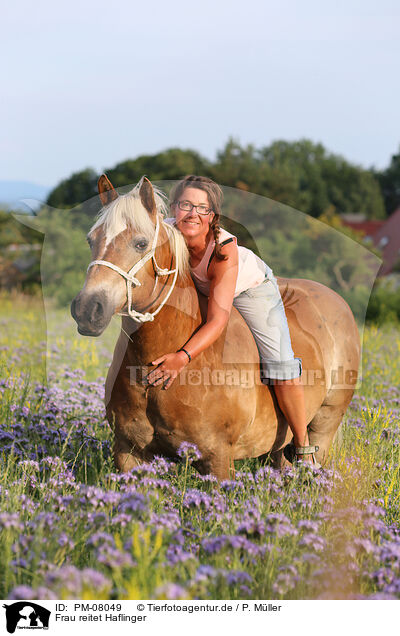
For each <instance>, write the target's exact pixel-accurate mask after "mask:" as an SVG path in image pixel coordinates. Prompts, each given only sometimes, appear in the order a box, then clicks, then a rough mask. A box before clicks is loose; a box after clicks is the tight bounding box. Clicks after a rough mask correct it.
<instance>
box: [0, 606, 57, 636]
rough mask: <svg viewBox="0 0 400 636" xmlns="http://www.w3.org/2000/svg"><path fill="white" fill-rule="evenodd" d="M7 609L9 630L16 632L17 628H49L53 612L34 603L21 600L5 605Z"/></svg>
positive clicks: (10, 632) (12, 632) (9, 631)
mask: <svg viewBox="0 0 400 636" xmlns="http://www.w3.org/2000/svg"><path fill="white" fill-rule="evenodd" d="M3 607H4V608H5V610H6V621H7V631H8V633H9V634H14V632H15V630H16V629H48V628H49V618H50V614H51V612H50V611H49V610H48V609H46V608H45V607H42V606H41V605H37V603H32V601H19V602H17V603H12V604H11V605H3Z"/></svg>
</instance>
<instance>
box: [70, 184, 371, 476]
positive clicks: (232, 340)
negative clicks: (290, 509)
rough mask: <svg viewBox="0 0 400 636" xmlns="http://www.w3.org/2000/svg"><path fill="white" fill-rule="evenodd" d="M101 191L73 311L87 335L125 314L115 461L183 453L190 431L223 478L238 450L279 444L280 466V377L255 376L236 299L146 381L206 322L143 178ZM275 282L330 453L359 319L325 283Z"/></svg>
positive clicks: (347, 393)
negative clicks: (172, 368)
mask: <svg viewBox="0 0 400 636" xmlns="http://www.w3.org/2000/svg"><path fill="white" fill-rule="evenodd" d="M99 192H100V197H101V201H102V204H103V209H102V211H101V213H100V216H99V218H98V220H97V221H96V223H95V224H94V226H93V227H92V229H91V230H90V232H89V234H88V240H89V243H90V245H91V248H92V258H93V260H92V262H91V263H90V265H89V267H88V273H87V277H86V281H85V285H84V287H83V289H82V290H81V291H80V292H79V294H78V295H77V296H76V298H75V299H74V301H73V303H72V306H71V312H72V316H73V317H74V319H75V320H76V322H77V324H78V331H79V333H81V334H83V335H88V336H98V335H100V334H101V333H102V332H103V331H104V329H105V328H106V327H107V325H108V324H109V322H110V320H111V317H112V316H113V315H114V314H116V313H121V314H122V315H123V317H122V323H121V333H120V336H119V338H118V341H117V344H116V347H115V351H114V357H113V361H112V364H111V366H110V369H109V373H108V377H107V382H106V411H107V418H108V420H109V423H110V425H111V427H112V428H113V429H114V432H115V443H114V459H115V463H116V466H117V468H118V469H120V470H122V471H128V470H130V469H131V468H132V467H133V466H135V465H137V464H138V463H139V462H141V461H144V460H150V459H151V458H152V457H153V456H154V455H157V454H158V455H160V454H161V455H165V456H168V457H175V456H176V451H177V449H178V448H179V446H180V445H181V443H182V442H184V441H187V442H191V443H194V444H196V445H197V447H198V448H199V450H200V452H201V455H202V457H201V459H200V460H199V461H198V462H197V463H196V464H195V465H196V467H197V469H198V470H199V471H200V472H201V473H209V472H212V473H214V474H215V475H216V476H217V477H218V478H220V479H223V478H226V477H228V476H229V474H230V468H231V467H233V460H235V459H242V458H246V457H258V456H260V455H264V454H266V453H268V452H271V455H272V457H273V459H274V461H275V465H276V466H281V465H283V462H284V461H285V460H284V458H283V455H282V449H283V448H284V446H285V445H286V444H287V443H288V442H289V441H290V439H291V437H292V435H291V432H290V429H289V428H288V425H287V423H286V421H285V419H284V417H283V415H282V412H281V411H280V409H279V407H278V405H277V401H276V398H275V395H274V391H273V389H272V387H269V386H266V385H264V384H262V383H261V382H260V381H259V374H260V366H259V356H258V350H257V347H256V344H255V341H254V339H253V337H252V335H251V332H250V330H249V328H248V327H247V325H246V324H245V322H244V320H243V319H242V317H241V316H240V314H239V313H238V312H237V311H236V310H235V309H234V308H233V309H232V313H231V316H230V320H229V323H228V327H227V329H226V330H225V332H224V333H223V334H222V335H221V337H220V338H219V339H218V340H217V341H216V342H215V343H214V344H213V345H212V346H210V347H209V348H208V349H207V350H205V351H204V352H203V353H202V354H201V355H199V356H198V357H197V358H196V359H194V360H192V361H191V362H190V363H189V365H188V366H187V367H186V368H185V369H184V371H183V372H182V373H181V374H180V375H179V376H178V377H177V379H176V380H175V381H174V382H173V384H172V386H171V387H170V388H169V389H168V390H167V391H165V390H163V389H162V387H160V386H157V387H153V386H149V385H147V384H146V381H145V376H146V373H147V372H148V371H149V369H151V368H153V367H151V366H150V365H151V361H152V360H155V359H156V358H157V357H159V356H160V355H162V354H164V353H168V352H174V351H177V350H178V349H180V348H181V347H182V346H184V344H185V343H186V342H187V340H188V339H189V338H190V337H191V335H192V334H193V332H194V331H196V329H198V328H199V327H200V325H201V324H202V314H201V311H200V304H199V299H198V295H197V293H196V290H195V287H194V284H193V282H192V280H191V278H190V275H188V272H189V269H188V253H187V249H186V245H185V242H184V239H183V236H182V235H181V234H180V232H179V231H178V230H177V229H175V228H174V227H173V226H171V225H169V224H167V223H165V222H164V221H163V218H164V217H163V212H164V213H165V210H162V204H163V200H162V198H161V197H160V194H159V193H158V192H157V191H156V190H155V189H153V187H152V185H151V183H150V182H149V181H148V180H147V179H146V178H143V179H142V180H141V181H140V182H139V184H138V185H137V186H136V187H135V188H134V189H133V190H132V191H131V192H130V193H128V194H126V195H121V196H118V194H117V192H116V191H115V190H114V189H113V187H112V185H111V183H110V182H109V181H108V179H107V177H106V176H105V175H103V176H102V177H100V179H99ZM278 282H279V285H280V287H281V293H282V294H283V296H284V299H285V298H286V299H289V302H287V305H286V314H287V318H288V322H289V328H290V333H291V338H292V345H293V350H294V352H295V355H296V356H298V357H300V358H301V359H302V363H303V375H302V377H303V384H304V390H305V402H306V411H307V421H308V422H309V425H308V429H309V436H310V443H311V444H316V445H318V446H319V452H318V453H317V459H318V460H319V461H320V462H324V461H325V460H326V457H327V454H328V449H329V446H330V444H331V442H332V439H333V437H334V435H335V432H336V431H337V429H338V426H339V424H340V422H341V420H342V417H343V414H344V412H345V411H346V408H347V406H348V404H349V402H350V400H351V397H352V395H353V391H354V386H355V383H356V380H357V371H358V365H359V357H360V342H359V335H358V330H357V326H356V324H355V321H354V318H353V315H352V312H351V310H350V308H349V306H348V305H347V304H346V302H345V301H344V300H343V299H342V298H341V297H340V296H339V295H337V294H336V293H335V292H333V291H332V290H330V289H328V288H327V287H325V286H323V285H321V284H319V283H316V282H313V281H310V280H301V279H298V280H292V279H278ZM285 291H286V292H287V293H285ZM138 325H140V327H139V328H138ZM238 353H240V354H243V355H238ZM243 357H244V358H245V360H246V362H242V361H241V360H242V359H243ZM238 360H239V361H238ZM250 377H252V378H253V380H254V381H252V382H249V378H250ZM243 378H245V380H243Z"/></svg>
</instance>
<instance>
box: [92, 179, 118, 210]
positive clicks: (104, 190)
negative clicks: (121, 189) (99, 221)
mask: <svg viewBox="0 0 400 636" xmlns="http://www.w3.org/2000/svg"><path fill="white" fill-rule="evenodd" d="M97 187H98V189H99V195H100V201H101V203H102V205H103V206H105V205H108V204H109V203H111V201H114V200H115V199H117V198H118V192H117V191H116V190H114V188H113V185H112V183H111V181H110V180H109V178H108V177H107V176H106V175H105V174H102V175H101V177H100V179H99V180H98V182H97Z"/></svg>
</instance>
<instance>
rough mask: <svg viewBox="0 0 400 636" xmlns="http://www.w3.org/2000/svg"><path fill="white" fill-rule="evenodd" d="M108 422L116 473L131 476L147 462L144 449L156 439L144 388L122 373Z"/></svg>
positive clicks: (110, 404) (107, 409)
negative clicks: (110, 430)
mask: <svg viewBox="0 0 400 636" xmlns="http://www.w3.org/2000/svg"><path fill="white" fill-rule="evenodd" d="M110 393H111V397H110V400H109V402H108V404H107V406H106V413H107V419H108V422H109V424H110V427H111V429H112V431H113V433H114V462H115V466H116V468H117V470H120V471H122V472H128V471H129V470H132V468H134V467H135V466H137V465H138V464H140V463H141V462H143V461H145V459H146V458H145V456H144V449H145V448H146V446H148V445H149V443H150V442H151V440H152V439H153V435H154V428H153V427H152V425H151V424H150V422H149V420H148V418H147V415H146V408H147V395H146V391H145V389H144V388H143V386H140V385H132V384H131V383H130V382H128V381H127V378H126V377H125V375H123V374H122V373H120V374H119V375H118V376H117V379H116V381H115V383H114V386H113V387H112V390H111V391H110Z"/></svg>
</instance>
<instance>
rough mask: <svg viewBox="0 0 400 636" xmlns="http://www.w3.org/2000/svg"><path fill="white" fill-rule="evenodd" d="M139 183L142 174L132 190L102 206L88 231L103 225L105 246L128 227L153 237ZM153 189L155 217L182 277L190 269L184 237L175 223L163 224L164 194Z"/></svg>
mask: <svg viewBox="0 0 400 636" xmlns="http://www.w3.org/2000/svg"><path fill="white" fill-rule="evenodd" d="M142 182H143V177H142V179H141V180H140V181H139V183H137V184H136V185H135V187H134V188H132V190H130V191H129V192H127V193H126V194H120V195H119V196H118V198H117V199H115V200H114V201H112V202H111V203H109V204H108V205H106V206H105V207H104V208H102V209H101V210H100V212H99V214H98V215H97V218H96V221H95V223H94V225H93V226H92V228H91V229H90V231H89V235H90V234H91V233H92V232H94V231H95V230H96V229H97V228H98V227H99V226H100V225H103V226H104V227H103V229H104V232H105V235H106V245H108V243H110V242H111V241H112V240H114V239H115V237H116V236H118V234H120V233H121V232H123V231H124V230H125V229H126V228H127V227H130V228H131V229H132V232H135V233H138V234H141V235H142V236H145V237H146V238H147V239H148V241H149V242H151V241H152V240H153V237H154V231H155V226H154V224H153V222H152V220H151V218H150V216H149V214H148V212H147V210H146V208H145V207H144V205H143V203H142V201H141V199H140V195H139V190H140V187H141V185H142ZM153 190H154V199H155V202H156V208H157V214H158V218H159V220H160V223H161V225H162V227H163V228H165V229H166V231H167V234H168V240H169V243H170V246H171V249H172V251H173V253H174V255H175V257H176V259H177V261H178V272H179V274H180V275H181V276H187V275H188V274H189V271H190V268H189V252H188V249H187V247H186V243H185V239H184V238H183V236H182V234H181V233H180V231H179V230H178V229H177V228H176V227H175V226H174V225H171V224H169V223H165V220H164V219H165V218H166V217H167V214H168V200H167V196H166V195H165V194H164V192H162V191H161V190H159V189H158V188H156V187H154V186H153Z"/></svg>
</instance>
